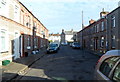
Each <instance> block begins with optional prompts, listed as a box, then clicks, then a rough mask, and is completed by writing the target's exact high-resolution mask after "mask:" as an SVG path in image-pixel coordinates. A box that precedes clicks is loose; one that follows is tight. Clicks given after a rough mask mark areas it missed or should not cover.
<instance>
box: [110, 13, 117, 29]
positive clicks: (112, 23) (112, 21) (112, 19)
mask: <svg viewBox="0 0 120 82" xmlns="http://www.w3.org/2000/svg"><path fill="white" fill-rule="evenodd" d="M115 19H116V17H115V15H112V16H111V26H112V28H114V27H116V24H115V23H116V21H115Z"/></svg>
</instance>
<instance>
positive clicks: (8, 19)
mask: <svg viewBox="0 0 120 82" xmlns="http://www.w3.org/2000/svg"><path fill="white" fill-rule="evenodd" d="M48 36H49V35H48V29H47V28H46V27H45V26H44V25H43V24H42V23H41V22H40V21H39V20H38V19H37V18H36V17H35V16H34V15H33V14H32V13H31V12H30V11H29V10H28V9H27V8H26V7H25V6H24V5H23V4H22V3H21V2H19V1H18V0H0V56H1V57H0V61H3V60H10V61H12V60H15V59H17V58H21V57H25V56H28V55H30V54H31V53H36V52H37V51H39V50H40V49H41V48H44V47H46V46H47V44H48Z"/></svg>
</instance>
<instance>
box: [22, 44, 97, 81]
mask: <svg viewBox="0 0 120 82" xmlns="http://www.w3.org/2000/svg"><path fill="white" fill-rule="evenodd" d="M98 59H99V57H97V56H95V55H93V54H90V53H88V52H85V51H83V50H80V49H72V48H71V47H69V46H61V48H60V50H59V51H58V53H52V54H46V55H45V56H44V57H43V58H41V59H40V60H38V61H37V62H36V63H34V64H33V65H32V66H31V67H30V68H29V69H28V70H27V72H26V73H25V74H23V75H21V76H22V77H21V78H20V79H21V80H51V79H53V80H93V76H94V66H95V64H96V62H97V60H98Z"/></svg>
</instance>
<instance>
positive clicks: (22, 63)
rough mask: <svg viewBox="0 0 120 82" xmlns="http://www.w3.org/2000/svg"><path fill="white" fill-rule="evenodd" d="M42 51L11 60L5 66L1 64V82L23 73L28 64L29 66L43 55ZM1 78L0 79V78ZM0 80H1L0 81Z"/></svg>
mask: <svg viewBox="0 0 120 82" xmlns="http://www.w3.org/2000/svg"><path fill="white" fill-rule="evenodd" d="M44 55H45V54H44V51H43V52H40V53H38V54H32V55H30V56H28V57H24V58H19V59H17V60H15V61H13V62H11V63H10V64H9V65H7V66H2V67H1V68H2V71H1V77H2V82H6V81H7V80H11V79H13V78H15V77H16V76H18V75H19V74H21V73H23V72H24V71H25V70H26V69H27V68H28V67H29V66H31V65H32V64H33V63H34V62H36V61H37V60H39V59H40V58H41V57H43V56H44ZM0 80H1V79H0ZM0 82H1V81H0Z"/></svg>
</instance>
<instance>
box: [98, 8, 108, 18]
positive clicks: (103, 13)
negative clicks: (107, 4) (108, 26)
mask: <svg viewBox="0 0 120 82" xmlns="http://www.w3.org/2000/svg"><path fill="white" fill-rule="evenodd" d="M108 13H109V12H106V11H104V8H103V9H102V12H100V18H104V17H105V16H106V15H107V14H108Z"/></svg>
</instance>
